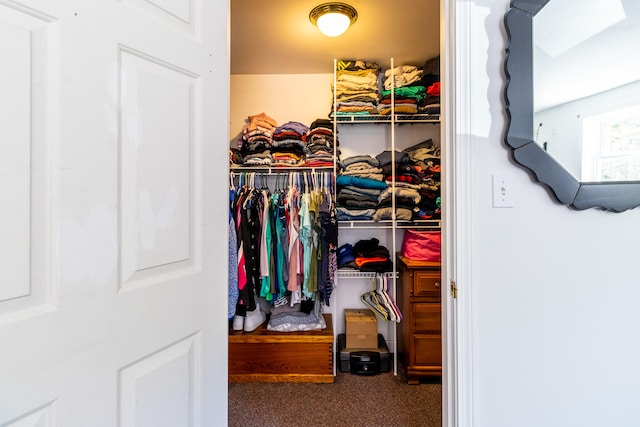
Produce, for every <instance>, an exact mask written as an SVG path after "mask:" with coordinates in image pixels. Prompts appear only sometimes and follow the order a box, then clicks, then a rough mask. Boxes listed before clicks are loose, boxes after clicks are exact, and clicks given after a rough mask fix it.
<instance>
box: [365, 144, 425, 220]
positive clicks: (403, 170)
mask: <svg viewBox="0 0 640 427" xmlns="http://www.w3.org/2000/svg"><path fill="white" fill-rule="evenodd" d="M391 154H392V153H391V151H388V150H387V151H383V152H382V153H380V154H378V155H377V156H376V158H377V159H378V162H379V164H380V167H381V169H382V172H383V174H384V177H385V178H384V179H385V181H386V182H387V190H386V191H384V192H383V193H381V194H380V197H379V198H378V206H377V207H376V213H375V215H374V216H373V220H374V221H381V220H386V219H392V218H393V200H392V199H393V196H394V195H395V206H396V210H395V213H396V219H398V220H402V221H410V220H411V219H412V217H413V212H414V210H415V208H416V205H417V202H418V201H419V200H420V195H419V194H418V192H417V191H415V192H412V191H410V190H412V189H411V188H409V187H410V186H409V185H403V184H405V183H406V184H414V185H417V184H419V183H420V177H419V176H418V175H417V173H412V172H414V171H413V168H412V165H411V164H410V162H411V159H410V158H409V155H408V154H407V153H405V152H404V151H396V152H395V153H394V157H395V159H392V155H391ZM393 160H395V162H394V161H393ZM394 165H395V166H394ZM394 170H395V190H393V189H392V187H393V186H391V185H390V184H389V183H390V182H391V181H392V178H393V171H394ZM394 191H395V194H394Z"/></svg>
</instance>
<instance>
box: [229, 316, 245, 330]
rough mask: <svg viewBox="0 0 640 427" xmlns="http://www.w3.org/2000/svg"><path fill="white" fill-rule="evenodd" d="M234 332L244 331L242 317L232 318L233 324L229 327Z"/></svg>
mask: <svg viewBox="0 0 640 427" xmlns="http://www.w3.org/2000/svg"><path fill="white" fill-rule="evenodd" d="M231 327H232V328H233V330H234V331H241V330H243V329H244V316H238V315H237V314H236V315H235V316H233V323H232V325H231Z"/></svg>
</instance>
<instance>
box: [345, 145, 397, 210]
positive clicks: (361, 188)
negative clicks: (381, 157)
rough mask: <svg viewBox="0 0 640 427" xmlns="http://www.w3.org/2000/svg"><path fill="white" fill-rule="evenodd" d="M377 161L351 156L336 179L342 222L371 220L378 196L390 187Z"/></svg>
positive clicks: (366, 157)
mask: <svg viewBox="0 0 640 427" xmlns="http://www.w3.org/2000/svg"><path fill="white" fill-rule="evenodd" d="M383 178H384V175H383V174H382V169H381V168H380V167H379V162H378V160H377V159H375V158H373V157H371V156H369V155H361V156H352V157H347V158H346V159H344V160H343V161H342V169H341V171H340V175H339V176H338V178H337V180H336V185H337V190H338V197H337V201H336V213H337V216H338V220H340V221H358V220H371V219H373V216H374V214H375V212H376V208H377V207H378V197H380V194H381V193H382V192H383V191H384V190H385V189H386V188H387V184H386V182H384V181H383Z"/></svg>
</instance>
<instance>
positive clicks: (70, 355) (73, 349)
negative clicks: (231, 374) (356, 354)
mask: <svg viewBox="0 0 640 427" xmlns="http://www.w3.org/2000/svg"><path fill="white" fill-rule="evenodd" d="M227 9H228V4H227V2H221V1H211V2H206V4H204V3H201V2H200V1H198V0H192V1H187V0H176V1H172V0H156V1H155V2H147V1H136V0H122V1H117V0H113V1H112V0H110V1H98V0H91V1H86V2H77V1H71V0H57V1H54V2H51V1H49V0H20V1H13V0H0V56H1V57H2V62H3V64H7V65H8V66H3V67H2V68H0V90H1V93H3V96H2V97H0V114H1V116H2V117H3V123H4V122H6V123H8V124H10V125H6V126H5V125H3V126H0V174H1V175H2V179H1V180H0V187H1V188H0V190H1V191H2V194H3V197H2V198H0V212H2V213H0V215H1V218H0V219H1V220H0V263H1V267H2V270H1V271H2V272H3V277H2V279H1V281H0V342H1V343H2V351H1V352H0V425H3V426H4V425H11V426H65V427H67V426H70V427H74V426H92V427H93V426H97V427H100V426H109V427H112V426H117V425H120V426H129V425H131V426H133V425H135V426H158V425H181V426H182V425H184V426H199V425H213V424H214V423H215V421H214V420H218V421H219V420H222V419H226V412H227V399H226V396H227V385H226V377H227V355H226V345H225V346H223V347H222V348H221V347H220V342H226V339H227V314H226V313H227V307H226V304H227V303H226V300H227V298H226V288H227V285H226V281H227V280H226V279H227V277H226V275H227V269H226V259H227V241H226V238H225V237H226V233H227V222H226V221H227V209H226V207H225V206H226V203H220V200H225V201H226V200H227V197H228V194H227V188H226V187H227V186H226V185H224V184H223V183H226V182H227V177H226V168H227V161H228V155H227V146H228V144H227V143H226V141H228V139H229V138H228V129H227V127H228V113H227V108H228V96H227V95H226V91H224V90H222V91H220V90H216V88H217V87H224V86H225V85H227V84H228V83H227V82H228V53H227V41H226V37H227V36H226V31H219V30H218V29H219V28H226V25H227V14H226V10H227ZM214 10H215V11H216V13H214ZM221 12H224V13H221ZM203 22H207V27H206V28H205V27H204V26H203V25H202V23H203ZM4 94H7V96H4ZM214 94H215V99H214ZM5 118H7V120H5ZM204 118H206V120H205V119H204ZM211 141H217V142H220V143H219V144H215V145H213V144H211ZM221 237H222V238H221ZM166 423H169V424H166Z"/></svg>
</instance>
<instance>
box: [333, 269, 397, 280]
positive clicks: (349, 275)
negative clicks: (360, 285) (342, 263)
mask: <svg viewBox="0 0 640 427" xmlns="http://www.w3.org/2000/svg"><path fill="white" fill-rule="evenodd" d="M379 276H382V277H397V274H396V273H394V272H393V271H386V272H384V273H376V272H373V271H358V270H351V269H338V278H339V279H370V278H373V277H379Z"/></svg>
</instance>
